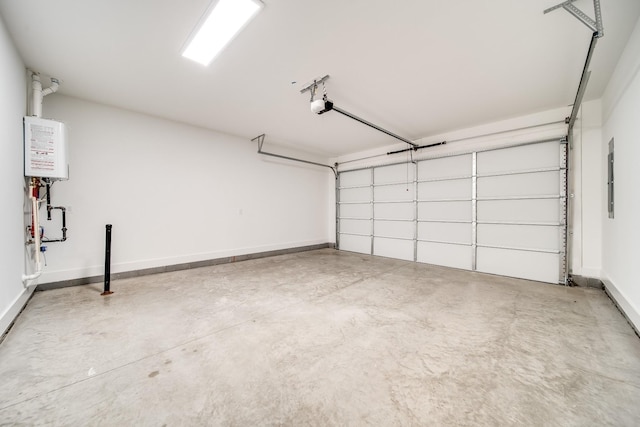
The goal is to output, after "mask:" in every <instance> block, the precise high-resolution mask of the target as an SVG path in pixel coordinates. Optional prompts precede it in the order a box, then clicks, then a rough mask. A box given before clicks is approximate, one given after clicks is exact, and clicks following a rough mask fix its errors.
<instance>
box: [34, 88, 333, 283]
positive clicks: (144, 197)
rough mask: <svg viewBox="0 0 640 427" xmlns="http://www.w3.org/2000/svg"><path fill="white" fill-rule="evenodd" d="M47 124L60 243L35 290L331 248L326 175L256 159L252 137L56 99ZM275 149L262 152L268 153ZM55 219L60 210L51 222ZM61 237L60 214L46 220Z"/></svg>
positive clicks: (47, 108)
mask: <svg viewBox="0 0 640 427" xmlns="http://www.w3.org/2000/svg"><path fill="white" fill-rule="evenodd" d="M43 116H44V117H47V118H53V119H56V120H60V121H63V122H65V123H66V124H67V126H68V131H69V136H70V144H69V152H70V179H69V180H68V181H65V182H58V183H56V184H55V185H54V187H53V189H52V195H53V200H52V203H53V204H54V205H63V206H67V207H68V208H69V213H68V215H67V227H68V229H69V231H68V241H67V242H65V243H52V244H49V250H48V251H47V264H48V265H47V267H45V269H44V273H43V276H42V278H41V280H40V283H46V282H55V281H59V280H67V279H74V278H81V277H88V276H94V275H100V274H102V272H103V261H104V230H105V224H113V247H112V272H120V271H130V270H137V269H143V268H150V267H158V266H165V265H171V264H179V263H185V262H193V261H199V260H207V259H213V258H219V257H225V256H233V255H241V254H247V253H255V252H261V251H269V250H276V249H285V248H291V247H299V246H305V245H312V244H320V243H327V242H332V241H333V236H331V231H330V230H331V227H332V224H331V222H332V218H330V217H329V216H328V215H327V212H328V210H329V209H330V206H329V200H328V198H327V197H326V195H327V194H329V193H330V192H333V174H332V173H331V171H330V170H329V169H322V168H317V167H314V166H307V165H301V164H296V163H291V162H288V161H281V160H278V159H275V160H272V159H271V158H268V157H263V156H260V155H259V154H257V152H256V151H257V145H256V143H252V142H250V141H249V140H245V139H241V138H238V137H233V136H229V135H224V134H221V133H217V132H213V131H210V130H206V129H201V128H196V127H193V126H188V125H184V124H180V123H176V122H171V121H167V120H163V119H159V118H155V117H151V116H147V115H143V114H138V113H134V112H130V111H125V110H122V109H117V108H113V107H108V106H104V105H100V104H95V103H92V102H87V101H83V100H79V99H76V98H71V97H67V96H63V95H60V94H54V95H51V96H48V97H47V98H45V101H44V114H43ZM276 148H277V147H274V146H270V147H269V149H270V150H272V149H273V150H274V151H275V149H276ZM55 215H57V213H56V214H55ZM43 226H44V227H45V228H46V234H47V235H49V236H50V237H52V238H54V237H57V236H58V235H59V234H60V231H59V227H60V222H59V217H55V216H54V220H53V221H51V222H50V223H49V222H47V221H46V219H45V220H44V221H43Z"/></svg>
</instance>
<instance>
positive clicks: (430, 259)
mask: <svg viewBox="0 0 640 427" xmlns="http://www.w3.org/2000/svg"><path fill="white" fill-rule="evenodd" d="M337 204H338V210H337V212H338V231H337V234H338V236H337V237H338V247H339V249H341V250H346V251H353V252H360V253H366V254H372V255H379V256H385V257H391V258H399V259H404V260H413V261H417V262H423V263H429V264H437V265H444V266H448V267H455V268H461V269H466V270H473V271H480V272H486V273H493V274H499V275H505V276H511V277H520V278H526V279H532V280H538V281H543V282H550V283H565V280H566V256H565V247H566V144H564V143H563V142H562V141H559V140H553V141H545V142H540V143H535V144H526V145H520V146H514V147H509V148H501V149H495V150H487V151H479V152H473V153H468V154H461V155H455V156H448V157H441V158H433V159H428V160H421V161H418V162H415V163H403V164H397V165H390V166H377V167H371V168H366V169H359V170H353V171H345V172H340V173H339V179H338V203H337Z"/></svg>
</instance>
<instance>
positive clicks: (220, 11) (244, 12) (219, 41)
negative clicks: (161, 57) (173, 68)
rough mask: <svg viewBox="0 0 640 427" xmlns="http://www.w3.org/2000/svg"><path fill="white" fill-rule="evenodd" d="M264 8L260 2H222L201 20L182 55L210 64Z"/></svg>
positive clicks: (256, 0)
mask: <svg viewBox="0 0 640 427" xmlns="http://www.w3.org/2000/svg"><path fill="white" fill-rule="evenodd" d="M260 9H262V2H261V1H260V0H219V1H218V2H217V4H216V5H215V6H214V7H213V9H211V8H210V9H209V11H208V12H207V13H208V15H207V14H205V17H204V20H201V21H200V22H201V24H200V26H199V28H197V30H196V33H195V35H194V36H193V37H192V38H191V41H190V42H189V44H188V45H187V47H186V49H184V50H183V51H182V56H184V57H185V58H189V59H192V60H194V61H196V62H199V63H201V64H202V65H209V64H210V63H211V61H213V58H215V57H216V55H218V53H220V52H221V51H222V50H223V49H224V48H225V47H226V46H227V45H228V44H229V42H230V41H231V40H233V38H234V37H235V36H236V34H238V33H239V32H240V30H242V29H243V28H244V26H245V25H247V24H248V23H249V21H250V20H251V18H253V17H254V16H255V15H256V14H257V13H258V11H260Z"/></svg>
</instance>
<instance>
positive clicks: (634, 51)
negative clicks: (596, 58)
mask: <svg viewBox="0 0 640 427" xmlns="http://www.w3.org/2000/svg"><path fill="white" fill-rule="evenodd" d="M602 117H603V124H604V125H603V130H602V143H601V154H600V162H601V163H600V164H601V167H602V171H603V177H606V173H605V172H604V171H606V161H607V153H608V143H609V141H610V140H611V138H614V139H615V154H614V156H615V164H614V175H615V176H614V182H615V218H614V219H610V218H608V216H607V213H606V212H607V208H606V203H603V204H602V207H601V209H602V215H603V221H602V234H603V247H602V255H603V256H602V278H603V281H604V282H605V285H606V286H607V288H608V289H609V291H610V293H611V294H612V295H613V297H614V298H615V299H616V300H617V302H618V304H619V305H620V306H621V307H622V309H623V310H624V311H625V313H626V314H627V317H628V318H629V319H630V320H631V321H632V322H633V323H634V325H635V326H636V328H638V329H640V279H639V277H640V276H639V274H638V261H639V260H640V225H639V221H640V164H639V160H640V21H638V23H636V27H635V30H634V32H633V34H632V35H631V37H630V39H629V42H628V44H627V46H626V48H625V50H624V53H623V54H622V56H621V57H620V60H619V61H618V65H617V67H616V70H615V72H614V74H613V76H612V78H611V80H610V82H609V84H608V86H607V89H606V90H605V93H604V96H603V98H602ZM600 189H601V192H602V193H601V194H602V198H603V200H605V201H606V200H607V197H606V185H605V180H604V179H602V180H601V182H600Z"/></svg>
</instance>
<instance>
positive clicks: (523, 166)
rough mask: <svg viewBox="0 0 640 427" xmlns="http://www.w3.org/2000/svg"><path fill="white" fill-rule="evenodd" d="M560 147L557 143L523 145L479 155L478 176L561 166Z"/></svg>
mask: <svg viewBox="0 0 640 427" xmlns="http://www.w3.org/2000/svg"><path fill="white" fill-rule="evenodd" d="M559 150H560V147H559V145H558V142H557V141H551V142H545V143H541V144H531V145H523V146H519V147H511V148H503V149H500V150H492V151H484V152H480V153H478V156H477V162H478V164H477V171H478V175H487V174H491V173H503V172H512V171H523V170H533V169H545V168H557V167H559V166H560V151H559Z"/></svg>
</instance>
